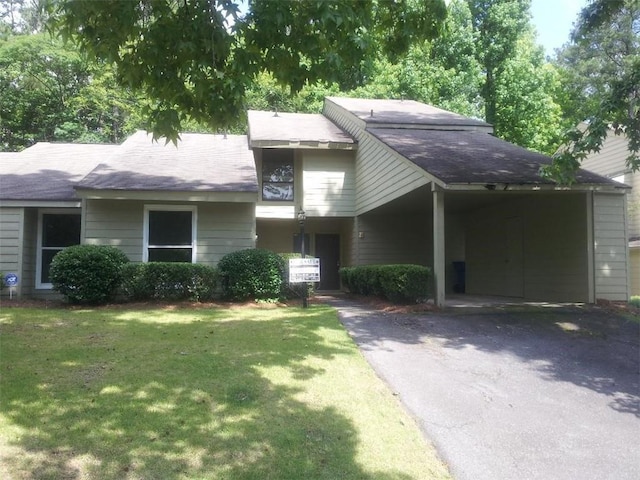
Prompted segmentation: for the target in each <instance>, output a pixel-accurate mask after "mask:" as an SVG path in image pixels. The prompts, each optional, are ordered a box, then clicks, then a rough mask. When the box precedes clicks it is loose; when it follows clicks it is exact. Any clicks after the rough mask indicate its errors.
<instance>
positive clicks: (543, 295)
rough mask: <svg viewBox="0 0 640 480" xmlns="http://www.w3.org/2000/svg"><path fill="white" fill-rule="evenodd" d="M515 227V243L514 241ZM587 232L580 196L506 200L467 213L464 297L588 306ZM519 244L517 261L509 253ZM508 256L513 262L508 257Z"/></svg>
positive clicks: (584, 204) (582, 199)
mask: <svg viewBox="0 0 640 480" xmlns="http://www.w3.org/2000/svg"><path fill="white" fill-rule="evenodd" d="M514 219H518V220H517V221H515V220H514ZM517 225H520V226H521V227H520V228H521V233H520V235H521V236H520V238H519V239H517V238H515V237H514V235H515V234H516V233H518V232H517V231H515V230H513V227H514V226H517ZM586 229H587V222H586V201H585V197H584V194H582V193H581V194H566V195H562V194H560V195H544V194H534V195H529V196H525V197H520V198H508V197H505V199H504V200H503V201H502V202H501V203H499V204H497V205H491V206H489V207H485V208H481V209H478V210H475V211H472V212H469V213H468V215H467V230H466V262H467V271H466V273H467V293H471V294H480V295H501V296H512V295H515V296H518V297H523V298H525V299H529V300H547V301H575V302H584V301H588V293H589V291H588V276H587V275H588V272H587V265H588V264H587V261H588V248H587V240H586ZM518 241H520V242H521V244H522V248H521V257H520V256H519V255H515V252H514V245H517V242H518ZM510 252H512V253H510ZM511 254H513V255H514V258H509V256H510V255H511ZM514 262H516V263H518V262H522V263H521V265H517V264H516V265H514ZM518 272H519V273H518ZM516 274H517V275H520V276H521V279H518V278H515V277H514V275H516ZM514 282H521V284H520V285H521V288H519V289H516V288H515V286H514V285H513V284H514ZM518 291H519V292H521V293H517V292H518Z"/></svg>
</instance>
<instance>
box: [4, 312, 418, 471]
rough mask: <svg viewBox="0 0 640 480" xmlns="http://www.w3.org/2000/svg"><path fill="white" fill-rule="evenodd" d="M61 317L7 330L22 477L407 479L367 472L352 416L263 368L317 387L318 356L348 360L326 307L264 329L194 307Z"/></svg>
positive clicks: (7, 373)
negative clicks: (173, 315)
mask: <svg viewBox="0 0 640 480" xmlns="http://www.w3.org/2000/svg"><path fill="white" fill-rule="evenodd" d="M62 312H64V313H62V314H61V315H62V316H63V317H61V318H60V319H59V321H57V322H55V321H54V322H52V323H51V324H39V323H38V320H37V319H34V320H33V321H32V322H24V323H18V322H15V323H7V324H5V325H3V332H2V333H3V335H2V336H3V337H4V340H3V343H4V345H3V349H4V351H3V362H2V373H3V376H4V377H5V378H4V380H3V383H4V387H3V391H2V402H1V407H0V411H1V412H2V415H3V416H4V417H5V418H6V419H8V420H9V421H10V423H11V424H13V425H16V426H17V427H19V428H20V429H21V430H22V431H23V432H24V433H23V434H21V435H20V436H19V438H18V440H17V441H15V442H13V444H12V445H13V446H12V448H13V447H16V448H17V450H18V455H13V456H10V457H8V458H3V459H2V461H3V462H4V463H5V465H6V467H5V468H8V471H9V472H10V473H11V472H13V474H14V475H15V478H19V479H21V478H33V479H46V478H50V479H76V478H81V477H83V478H95V479H121V478H147V479H177V478H202V479H204V478H226V479H269V478H274V479H275V478H277V479H302V478H305V479H324V478H326V479H335V478H342V479H349V478H353V479H356V478H357V479H368V478H375V479H402V478H407V477H406V475H402V474H399V473H398V474H395V473H393V472H391V473H389V472H386V473H385V472H381V473H375V474H371V473H370V472H365V471H363V469H362V467H361V466H360V465H358V463H357V462H356V459H355V457H356V447H357V445H358V438H357V432H356V430H355V428H354V425H353V424H352V423H351V421H350V420H349V419H348V418H346V417H345V416H344V415H342V414H341V413H339V412H338V411H336V410H335V409H334V408H331V407H312V406H310V405H308V404H305V403H303V402H302V401H300V400H299V399H296V395H297V394H299V393H300V391H301V390H300V388H299V386H295V385H296V382H291V384H292V385H294V386H293V387H290V386H283V385H282V384H280V385H278V384H275V383H273V382H272V381H270V380H269V379H267V378H266V377H265V375H263V373H262V371H261V370H262V369H265V368H267V369H268V368H271V367H282V368H284V369H288V371H289V372H290V374H291V376H292V378H294V379H311V378H313V377H314V376H316V375H319V374H321V373H323V370H322V369H321V368H316V367H309V366H307V365H304V360H305V359H306V358H307V357H308V356H312V357H317V358H321V359H331V358H335V357H336V356H339V355H343V354H351V353H352V350H349V349H348V348H347V346H346V345H344V346H341V345H340V343H339V342H332V343H328V342H326V340H325V338H324V337H323V336H321V335H319V334H318V329H320V328H334V329H337V328H339V326H338V325H337V324H336V323H335V322H333V323H331V324H327V323H326V322H323V320H322V314H323V312H324V314H326V312H327V310H326V309H324V310H323V309H320V311H319V312H318V309H310V311H309V312H306V313H304V314H302V315H301V314H300V313H299V311H298V313H297V314H296V315H291V317H290V318H284V319H283V318H282V317H281V318H275V319H261V320H259V321H254V320H246V319H245V320H243V319H240V318H233V316H231V317H225V318H213V319H212V318H211V317H212V316H213V317H215V316H218V317H219V316H220V315H222V313H221V312H216V311H199V312H198V311H196V312H195V313H194V312H189V313H188V315H190V316H191V317H192V318H191V317H190V319H189V321H188V322H185V323H171V322H167V323H158V322H157V321H156V320H158V319H159V318H160V317H162V314H158V313H157V312H139V314H140V315H143V316H144V318H143V319H135V318H134V317H135V316H128V315H129V314H127V313H126V312H123V313H122V314H116V315H115V317H116V319H117V320H115V321H114V320H112V319H113V318H114V315H112V316H111V317H109V316H107V315H101V314H100V312H97V313H95V312H94V313H92V312H91V311H86V312H83V311H70V310H63V311H62ZM314 312H315V313H314ZM154 315H158V318H153V317H154ZM256 315H260V313H259V312H258V313H257V314H256ZM300 316H303V317H304V318H303V319H301V321H299V322H295V321H294V319H295V318H296V317H300ZM8 339H11V340H12V342H13V343H9V341H8ZM44 339H46V340H44ZM131 339H134V341H133V342H132V341H131ZM43 340H44V341H43ZM26 358H28V361H27V360H25V359H26Z"/></svg>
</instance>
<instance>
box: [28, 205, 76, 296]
mask: <svg viewBox="0 0 640 480" xmlns="http://www.w3.org/2000/svg"><path fill="white" fill-rule="evenodd" d="M39 220H40V221H39V222H38V252H37V258H36V261H37V264H36V277H37V278H36V287H38V288H51V279H50V278H49V269H50V267H51V261H52V260H53V257H55V255H56V253H58V252H59V251H60V250H62V249H63V248H65V247H70V246H71V245H78V244H80V223H81V222H80V214H79V213H44V212H42V213H40V219H39Z"/></svg>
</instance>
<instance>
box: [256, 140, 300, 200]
mask: <svg viewBox="0 0 640 480" xmlns="http://www.w3.org/2000/svg"><path fill="white" fill-rule="evenodd" d="M293 180H294V171H293V150H282V149H264V150H263V151H262V199H263V200H267V201H281V202H293V200H294V196H293Z"/></svg>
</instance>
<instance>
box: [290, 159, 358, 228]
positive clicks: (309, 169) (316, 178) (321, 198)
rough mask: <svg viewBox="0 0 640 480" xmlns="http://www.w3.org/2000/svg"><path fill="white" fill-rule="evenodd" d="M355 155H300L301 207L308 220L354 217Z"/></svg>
mask: <svg viewBox="0 0 640 480" xmlns="http://www.w3.org/2000/svg"><path fill="white" fill-rule="evenodd" d="M354 157H355V152H353V151H341V150H304V151H303V152H302V165H303V167H302V169H303V171H302V185H303V191H304V194H303V195H304V200H303V205H304V209H305V211H306V212H307V215H308V216H311V217H314V216H315V217H352V216H353V215H354V214H355V197H356V194H355V159H354Z"/></svg>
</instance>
